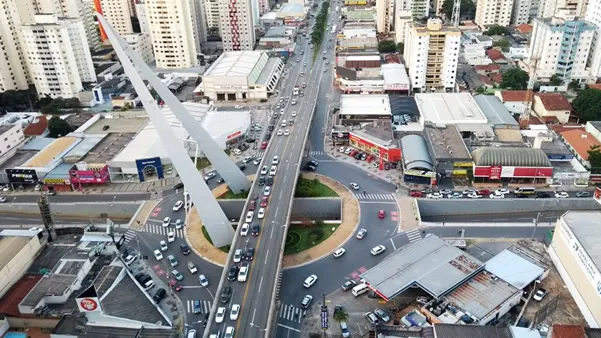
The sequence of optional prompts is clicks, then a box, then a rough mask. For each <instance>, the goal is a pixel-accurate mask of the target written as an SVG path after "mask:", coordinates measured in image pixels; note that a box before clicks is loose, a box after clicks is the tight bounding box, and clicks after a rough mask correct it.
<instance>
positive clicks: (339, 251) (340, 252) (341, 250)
mask: <svg viewBox="0 0 601 338" xmlns="http://www.w3.org/2000/svg"><path fill="white" fill-rule="evenodd" d="M345 252H346V249H344V248H340V249H336V251H334V258H338V257H340V256H342V255H344V253H345Z"/></svg>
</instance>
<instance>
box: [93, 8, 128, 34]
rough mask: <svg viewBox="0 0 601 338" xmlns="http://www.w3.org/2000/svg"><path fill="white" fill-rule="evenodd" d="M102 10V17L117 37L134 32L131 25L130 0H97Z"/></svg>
mask: <svg viewBox="0 0 601 338" xmlns="http://www.w3.org/2000/svg"><path fill="white" fill-rule="evenodd" d="M97 2H98V3H100V8H101V9H102V16H104V18H105V19H106V21H108V22H109V23H110V24H111V26H112V27H113V29H114V30H115V31H117V33H119V35H125V34H131V33H133V32H134V30H133V26H132V24H131V17H132V16H133V14H132V13H131V7H130V5H131V2H130V0H98V1H97Z"/></svg>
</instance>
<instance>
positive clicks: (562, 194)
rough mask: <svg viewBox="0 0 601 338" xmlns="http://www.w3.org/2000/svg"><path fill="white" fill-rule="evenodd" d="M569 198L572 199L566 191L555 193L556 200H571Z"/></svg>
mask: <svg viewBox="0 0 601 338" xmlns="http://www.w3.org/2000/svg"><path fill="white" fill-rule="evenodd" d="M569 197H570V195H568V193H567V192H565V191H559V192H555V198H569Z"/></svg>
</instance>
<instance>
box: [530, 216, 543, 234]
mask: <svg viewBox="0 0 601 338" xmlns="http://www.w3.org/2000/svg"><path fill="white" fill-rule="evenodd" d="M540 215H541V213H540V212H539V213H537V214H536V218H533V219H532V221H533V222H534V229H532V236H530V239H534V234H535V233H536V229H537V228H538V218H539V217H540Z"/></svg>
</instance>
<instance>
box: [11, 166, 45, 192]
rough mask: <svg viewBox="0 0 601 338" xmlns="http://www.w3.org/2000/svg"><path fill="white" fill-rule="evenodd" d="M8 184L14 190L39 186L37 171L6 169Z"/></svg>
mask: <svg viewBox="0 0 601 338" xmlns="http://www.w3.org/2000/svg"><path fill="white" fill-rule="evenodd" d="M5 172H6V176H7V177H8V183H9V184H10V185H11V186H12V188H13V189H17V188H20V187H24V186H28V185H35V184H38V174H37V172H36V171H35V169H5Z"/></svg>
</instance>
